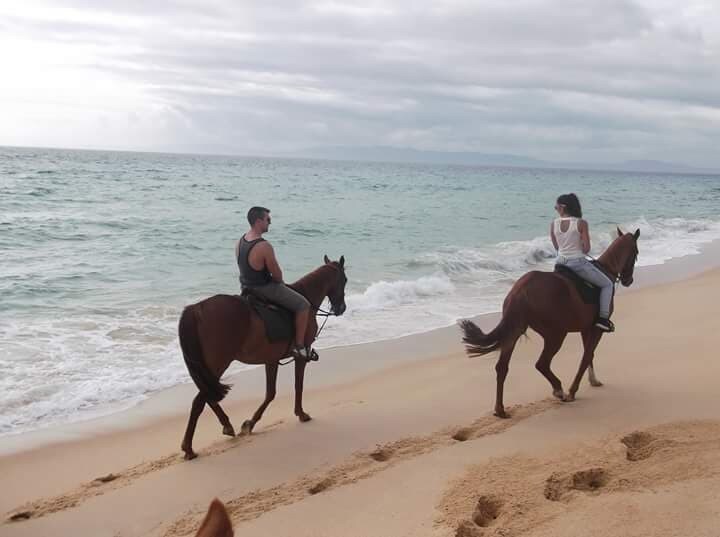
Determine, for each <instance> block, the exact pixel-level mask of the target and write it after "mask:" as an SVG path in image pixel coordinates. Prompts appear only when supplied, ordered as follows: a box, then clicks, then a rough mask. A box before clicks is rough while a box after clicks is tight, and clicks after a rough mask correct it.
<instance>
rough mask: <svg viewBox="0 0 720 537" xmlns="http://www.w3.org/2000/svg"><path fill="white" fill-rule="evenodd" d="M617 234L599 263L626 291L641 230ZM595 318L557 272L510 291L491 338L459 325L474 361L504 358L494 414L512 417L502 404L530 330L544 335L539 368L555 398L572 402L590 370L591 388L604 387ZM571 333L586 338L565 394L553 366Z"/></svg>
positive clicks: (528, 278)
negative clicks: (597, 365)
mask: <svg viewBox="0 0 720 537" xmlns="http://www.w3.org/2000/svg"><path fill="white" fill-rule="evenodd" d="M617 231H618V237H617V238H616V239H615V240H614V241H613V243H612V244H611V245H610V246H609V247H608V248H607V250H605V252H604V253H603V254H602V255H601V256H600V258H599V259H598V262H599V263H600V265H601V266H602V268H603V269H604V270H605V272H606V273H607V274H609V275H611V276H612V277H613V279H618V278H619V279H620V282H621V283H622V284H623V285H624V286H625V287H628V286H629V285H631V284H632V282H633V270H634V268H635V261H636V259H637V255H638V248H637V240H638V238H639V237H640V230H639V229H638V230H637V231H635V233H626V234H623V233H622V231H620V229H619V228H618V230H617ZM611 308H612V305H611ZM611 311H612V309H611ZM596 316H597V305H593V304H585V303H584V302H583V300H582V298H581V297H580V294H579V292H578V290H577V288H576V287H575V284H574V283H573V282H571V281H570V280H569V279H568V278H566V277H564V276H561V275H559V274H557V273H553V272H541V271H537V270H534V271H532V272H528V273H527V274H525V275H524V276H523V277H522V278H520V279H519V280H518V281H517V282H515V285H513V287H512V289H510V292H509V293H508V295H507V297H506V298H505V302H504V303H503V315H502V319H501V320H500V324H498V325H497V327H495V329H494V330H492V331H491V332H490V333H488V334H485V333H484V332H483V331H482V330H481V329H480V328H479V327H478V326H477V325H475V323H473V322H471V321H467V320H465V321H461V323H460V326H461V328H462V330H463V332H464V337H463V342H465V344H466V347H467V352H468V354H469V355H470V356H480V355H483V354H488V353H490V352H493V351H495V350H500V357H499V358H498V361H497V364H496V365H495V371H496V372H497V394H496V399H495V415H496V416H498V417H500V418H507V417H508V415H507V413H506V412H505V407H504V405H503V385H504V384H505V377H506V376H507V373H508V364H509V362H510V357H511V356H512V352H513V349H514V348H515V343H516V342H517V340H518V338H519V337H520V336H521V335H522V334H524V333H525V331H526V330H527V329H528V327H530V328H532V329H533V330H535V331H536V332H537V333H538V334H540V335H541V336H542V338H543V340H544V346H543V350H542V353H541V354H540V358H538V361H537V362H536V363H535V367H536V368H537V370H538V371H540V373H542V375H543V376H544V377H545V378H546V379H548V381H550V384H551V385H552V388H553V395H554V396H555V397H557V398H558V399H561V400H563V401H573V400H574V399H575V394H576V393H577V391H578V387H579V386H580V380H581V379H582V376H583V374H584V373H585V370H586V369H587V368H588V367H590V383H591V384H592V385H593V386H602V384H601V383H600V382H598V381H597V379H596V378H595V372H594V370H593V367H592V362H593V356H594V353H595V348H596V347H597V345H598V343H599V342H600V338H601V337H602V331H601V330H600V329H599V328H597V327H595V326H594V325H595V318H596ZM568 332H580V333H581V334H582V341H583V349H584V351H583V356H582V360H581V362H580V368H579V369H578V372H577V375H575V380H573V383H572V385H571V386H570V391H569V392H568V394H567V395H566V394H565V393H564V392H563V388H562V383H561V382H560V379H558V378H557V377H556V376H555V375H554V374H553V372H552V370H551V369H550V363H551V362H552V359H553V357H554V356H555V354H556V353H557V352H558V350H560V347H561V346H562V344H563V341H564V340H565V337H566V336H567V334H568Z"/></svg>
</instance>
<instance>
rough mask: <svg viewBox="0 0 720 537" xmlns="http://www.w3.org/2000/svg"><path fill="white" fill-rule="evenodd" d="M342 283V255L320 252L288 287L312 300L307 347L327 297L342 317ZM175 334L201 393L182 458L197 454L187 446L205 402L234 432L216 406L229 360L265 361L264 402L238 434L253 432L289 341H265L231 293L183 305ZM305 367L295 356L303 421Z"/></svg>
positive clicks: (262, 330)
mask: <svg viewBox="0 0 720 537" xmlns="http://www.w3.org/2000/svg"><path fill="white" fill-rule="evenodd" d="M346 283H347V278H346V277H345V258H344V257H341V258H340V261H330V260H329V259H328V258H327V256H325V264H324V265H323V266H321V267H320V268H318V269H316V270H314V271H313V272H311V273H310V274H307V275H306V276H304V277H303V278H301V279H300V280H298V281H297V282H295V283H294V284H292V285H291V286H292V287H293V288H294V289H295V290H296V291H298V292H299V293H301V294H302V295H304V296H305V298H307V299H308V301H309V302H310V304H311V306H310V307H311V312H312V315H311V316H310V320H309V322H308V327H307V332H306V334H305V344H306V345H308V346H310V345H311V344H312V342H313V341H314V340H315V336H316V334H317V321H316V319H315V315H316V314H317V311H318V309H319V306H320V304H321V303H322V302H323V300H325V298H326V297H327V298H329V299H330V305H331V309H332V314H334V315H342V314H343V312H344V311H345V284H346ZM178 333H179V336H180V347H181V348H182V352H183V357H184V358H185V364H186V365H187V368H188V371H189V372H190V376H191V377H192V379H193V381H195V384H196V385H197V387H198V390H199V391H200V393H198V394H197V396H195V399H194V400H193V403H192V407H191V409H190V419H189V420H188V425H187V429H186V430H185V436H184V437H183V441H182V446H181V448H182V450H183V451H184V452H185V458H186V459H194V458H195V457H196V456H197V455H196V454H195V452H194V451H193V448H192V439H193V435H194V434H195V427H196V425H197V420H198V418H199V417H200V414H201V413H202V411H203V409H204V408H205V403H207V404H208V405H210V408H212V409H213V411H214V412H215V415H216V416H217V418H218V419H219V420H220V424H221V425H222V426H223V434H226V435H228V436H235V429H233V426H232V425H231V423H230V419H229V418H228V417H227V415H226V414H225V412H224V411H223V409H222V408H221V407H220V404H219V403H220V401H222V399H223V397H225V395H226V394H227V392H228V391H229V390H230V386H228V385H227V384H222V383H221V382H220V377H222V374H223V373H224V372H225V370H226V369H227V368H228V366H229V365H230V363H231V362H232V361H233V360H239V361H241V362H244V363H246V364H265V373H266V390H265V400H264V401H263V403H262V404H261V405H260V407H259V408H258V409H257V410H256V411H255V414H253V417H252V418H251V419H249V420H246V421H245V422H244V423H243V425H242V432H243V433H245V434H247V433H250V432H252V429H253V427H254V426H255V424H256V423H257V422H258V421H260V418H262V415H263V412H264V411H265V409H266V408H267V406H268V405H269V404H270V402H271V401H272V400H273V399H274V398H275V388H276V384H277V373H278V365H279V362H280V360H281V359H282V358H285V357H287V356H288V350H289V348H290V341H285V342H279V343H270V342H269V341H268V339H267V336H266V335H265V325H264V323H263V321H262V320H261V319H260V317H259V316H258V315H257V314H256V313H255V312H254V311H253V310H252V309H251V308H250V307H249V306H248V304H247V302H246V301H245V300H243V299H241V298H240V297H238V296H230V295H215V296H213V297H210V298H207V299H205V300H203V301H201V302H198V303H197V304H192V305H190V306H187V307H186V308H185V309H184V310H183V312H182V315H181V316H180V324H179V326H178ZM306 365H307V362H306V361H304V360H295V415H296V416H297V417H298V418H299V419H300V421H302V422H305V421H310V419H311V418H310V416H309V415H308V414H307V413H306V412H305V411H304V410H303V406H302V392H303V380H304V377H305V366H306Z"/></svg>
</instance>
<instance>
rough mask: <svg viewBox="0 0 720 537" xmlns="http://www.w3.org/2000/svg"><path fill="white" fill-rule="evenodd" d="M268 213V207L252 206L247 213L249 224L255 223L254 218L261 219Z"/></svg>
mask: <svg viewBox="0 0 720 537" xmlns="http://www.w3.org/2000/svg"><path fill="white" fill-rule="evenodd" d="M269 213H270V209H266V208H265V207H252V208H251V209H250V210H249V211H248V214H247V219H248V222H249V223H250V225H251V226H253V225H255V221H256V220H262V219H263V218H265V215H266V214H269Z"/></svg>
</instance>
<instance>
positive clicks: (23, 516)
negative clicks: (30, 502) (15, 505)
mask: <svg viewBox="0 0 720 537" xmlns="http://www.w3.org/2000/svg"><path fill="white" fill-rule="evenodd" d="M33 514H34V513H33V512H32V511H20V512H18V513H13V514H12V515H10V516H9V517H8V522H19V521H20V520H29V519H31V518H32V516H33Z"/></svg>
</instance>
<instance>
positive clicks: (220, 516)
mask: <svg viewBox="0 0 720 537" xmlns="http://www.w3.org/2000/svg"><path fill="white" fill-rule="evenodd" d="M233 535H234V533H233V527H232V522H231V521H230V517H229V516H228V513H227V510H226V509H225V506H224V505H223V503H222V502H221V501H220V500H218V499H217V498H215V499H214V500H213V501H212V503H211V504H210V508H209V509H208V512H207V514H206V515H205V520H203V521H202V524H201V525H200V529H199V530H198V532H197V534H196V535H195V537H233Z"/></svg>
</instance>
